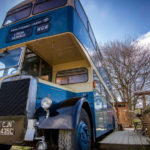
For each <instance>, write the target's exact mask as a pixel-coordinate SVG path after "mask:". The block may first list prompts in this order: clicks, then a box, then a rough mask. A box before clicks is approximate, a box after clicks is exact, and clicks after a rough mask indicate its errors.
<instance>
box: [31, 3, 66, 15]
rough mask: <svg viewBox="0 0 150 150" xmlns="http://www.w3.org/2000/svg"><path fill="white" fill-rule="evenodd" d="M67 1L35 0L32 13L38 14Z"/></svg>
mask: <svg viewBox="0 0 150 150" xmlns="http://www.w3.org/2000/svg"><path fill="white" fill-rule="evenodd" d="M66 3H67V0H37V2H36V3H35V6H34V9H33V14H38V13H41V12H44V11H47V10H51V9H54V8H57V7H61V6H63V5H65V4H66Z"/></svg>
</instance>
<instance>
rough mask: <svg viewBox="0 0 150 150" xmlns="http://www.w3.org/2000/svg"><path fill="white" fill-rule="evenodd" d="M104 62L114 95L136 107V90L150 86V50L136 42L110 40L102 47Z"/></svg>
mask: <svg viewBox="0 0 150 150" xmlns="http://www.w3.org/2000/svg"><path fill="white" fill-rule="evenodd" d="M101 51H102V52H103V54H104V57H105V59H104V64H105V67H107V70H108V72H109V74H110V76H111V78H110V79H111V84H112V86H113V89H114V91H115V92H114V97H115V98H116V99H117V98H120V99H121V100H122V101H124V102H128V103H129V107H130V109H131V108H132V106H133V107H134V108H135V106H136V104H137V102H138V97H137V96H135V95H134V92H135V91H139V90H143V89H144V88H147V87H148V86H150V84H148V83H149V79H150V51H149V50H148V49H144V48H143V47H139V45H138V46H137V44H136V43H135V42H134V43H133V42H127V41H126V42H119V41H115V42H110V43H107V44H105V45H104V46H103V47H101Z"/></svg>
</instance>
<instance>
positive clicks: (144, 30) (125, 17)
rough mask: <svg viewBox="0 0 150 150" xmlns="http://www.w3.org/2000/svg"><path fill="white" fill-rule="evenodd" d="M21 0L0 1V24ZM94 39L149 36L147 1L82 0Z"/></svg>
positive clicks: (100, 40) (149, 14) (148, 2)
mask: <svg viewBox="0 0 150 150" xmlns="http://www.w3.org/2000/svg"><path fill="white" fill-rule="evenodd" d="M21 1H22V0H4V1H3V0H2V1H1V2H0V25H1V24H2V22H3V20H4V17H5V14H6V12H7V11H8V10H9V9H10V8H11V7H12V6H14V5H16V4H17V3H18V2H21ZM81 3H82V5H83V7H84V9H85V11H86V13H87V16H88V18H89V21H90V23H91V26H92V28H93V31H94V34H95V37H96V39H97V42H98V43H100V44H104V43H106V42H109V41H114V40H121V41H122V40H125V39H127V38H132V39H142V38H143V37H144V38H145V37H147V35H149V39H150V32H149V31H150V0H81Z"/></svg>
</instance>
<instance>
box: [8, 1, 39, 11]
mask: <svg viewBox="0 0 150 150" xmlns="http://www.w3.org/2000/svg"><path fill="white" fill-rule="evenodd" d="M35 1H36V0H24V1H23V2H21V3H19V4H17V5H16V6H14V7H12V8H11V9H10V10H9V11H8V12H11V11H13V10H15V9H17V8H20V7H22V6H24V5H26V4H28V3H32V2H35Z"/></svg>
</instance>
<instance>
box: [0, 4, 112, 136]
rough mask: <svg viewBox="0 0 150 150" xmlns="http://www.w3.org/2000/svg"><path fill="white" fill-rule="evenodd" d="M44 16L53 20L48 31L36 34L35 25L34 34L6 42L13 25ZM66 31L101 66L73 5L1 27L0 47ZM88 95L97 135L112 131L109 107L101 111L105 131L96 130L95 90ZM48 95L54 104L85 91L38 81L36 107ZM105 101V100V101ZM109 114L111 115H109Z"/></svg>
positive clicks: (81, 95) (80, 95)
mask: <svg viewBox="0 0 150 150" xmlns="http://www.w3.org/2000/svg"><path fill="white" fill-rule="evenodd" d="M44 16H50V18H51V20H50V30H49V31H48V32H45V33H42V34H38V35H37V34H36V33H35V31H36V27H33V34H32V36H30V37H28V38H24V39H20V40H16V41H13V42H9V43H6V38H7V36H8V33H9V30H10V29H11V28H12V27H15V26H18V25H22V24H24V23H27V22H30V21H32V20H33V19H38V18H41V17H44ZM65 32H71V33H73V34H74V35H75V36H76V38H77V39H78V40H79V41H80V42H81V43H82V44H83V46H84V47H86V48H88V51H87V52H88V54H89V55H90V56H91V59H92V60H93V62H94V64H95V66H96V67H97V68H99V67H100V66H99V63H98V61H97V60H98V58H97V57H98V55H97V54H96V50H95V48H94V44H93V43H95V41H93V43H92V41H91V39H90V37H89V33H88V32H87V30H86V28H85V26H84V25H83V23H82V21H81V20H80V17H79V16H78V14H77V12H76V11H75V10H74V8H72V7H71V6H67V7H64V8H60V9H57V10H54V11H50V12H46V13H43V14H40V15H37V16H33V17H32V18H28V19H25V20H23V21H20V22H18V23H15V24H12V25H9V26H7V27H5V28H2V29H0V35H3V36H1V38H0V49H1V48H6V47H8V46H12V45H16V44H19V43H24V42H27V41H31V40H35V39H40V38H44V37H48V36H53V35H57V34H61V33H65ZM86 94H87V97H86V99H87V100H88V103H89V105H90V108H91V111H92V116H93V123H94V129H95V130H94V132H95V133H96V134H95V135H96V137H98V136H99V135H102V134H104V133H106V132H108V131H110V130H111V129H112V121H110V120H111V118H112V116H111V115H107V114H108V112H107V110H108V109H107V108H105V109H104V108H102V109H101V111H103V112H105V114H106V117H104V116H103V117H104V118H106V119H105V120H104V122H103V127H104V130H103V131H97V132H96V123H95V106H94V101H93V100H94V96H93V91H91V92H87V93H86ZM46 96H50V98H52V99H53V106H52V107H54V106H55V105H57V104H59V103H61V102H63V101H65V100H67V99H69V98H72V97H83V93H73V92H69V91H65V90H63V89H58V88H56V87H52V86H49V85H45V84H42V83H38V91H37V105H36V109H39V108H40V103H41V99H42V98H44V97H46ZM102 101H103V102H104V100H103V99H102ZM104 103H105V102H104ZM107 116H109V117H107ZM108 120H109V121H110V123H108Z"/></svg>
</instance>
